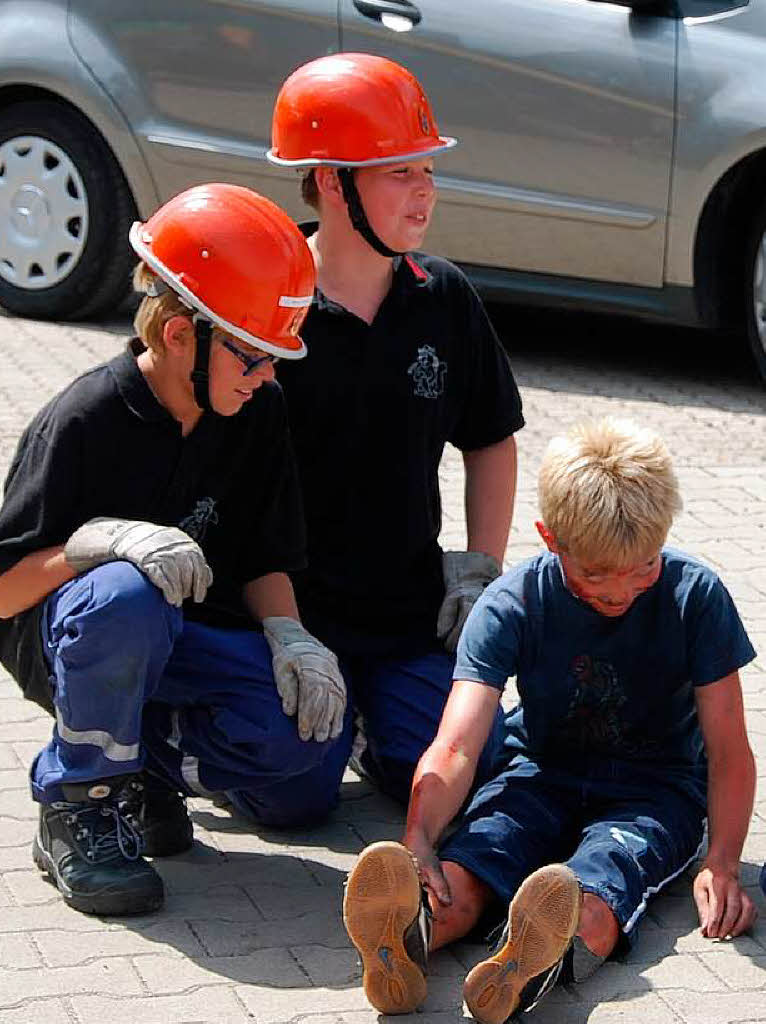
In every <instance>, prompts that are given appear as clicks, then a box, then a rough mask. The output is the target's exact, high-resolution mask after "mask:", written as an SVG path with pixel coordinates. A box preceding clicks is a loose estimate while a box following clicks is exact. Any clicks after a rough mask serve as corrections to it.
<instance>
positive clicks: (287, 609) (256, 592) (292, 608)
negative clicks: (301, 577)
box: [242, 572, 300, 622]
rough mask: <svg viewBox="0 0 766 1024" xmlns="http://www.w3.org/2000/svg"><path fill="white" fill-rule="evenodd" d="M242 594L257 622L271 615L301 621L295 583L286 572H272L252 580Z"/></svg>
mask: <svg viewBox="0 0 766 1024" xmlns="http://www.w3.org/2000/svg"><path fill="white" fill-rule="evenodd" d="M242 596H243V599H244V602H245V606H246V607H247V610H248V611H249V612H250V614H251V615H252V616H253V618H254V619H255V620H256V622H262V621H263V619H265V618H268V617H269V616H270V615H285V616H287V617H288V618H290V619H297V620H298V622H300V615H299V614H298V605H297V604H296V601H295V593H294V592H293V585H292V583H291V582H290V577H289V576H288V575H287V573H286V572H270V573H267V574H266V575H265V576H259V577H258V579H255V580H250V582H249V583H246V584H245V586H244V588H243V592H242Z"/></svg>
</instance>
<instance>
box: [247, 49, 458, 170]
mask: <svg viewBox="0 0 766 1024" xmlns="http://www.w3.org/2000/svg"><path fill="white" fill-rule="evenodd" d="M456 141H457V140H456V139H452V138H447V137H445V136H441V135H439V134H438V132H437V128H436V122H435V121H434V115H433V112H432V111H431V105H430V103H429V102H428V97H427V96H426V94H425V92H424V91H423V89H422V88H421V86H420V83H419V82H418V80H417V79H416V78H415V76H414V75H412V74H411V73H410V72H409V71H408V70H407V69H406V68H403V67H402V66H401V65H400V64H395V63H394V61H392V60H388V59H387V58H386V57H378V56H375V55H374V54H371V53H338V54H335V55H333V56H330V57H320V58H319V59H318V60H313V61H310V62H309V63H308V64H304V65H303V66H302V67H299V68H298V70H297V71H294V72H293V73H292V75H290V77H289V78H288V79H287V81H286V82H285V83H284V85H283V86H282V88H281V89H280V91H279V95H278V96H277V102H276V105H275V107H274V116H273V119H272V126H271V149H270V150H269V152H268V154H267V156H268V159H269V160H270V161H271V162H272V163H274V164H279V165H282V166H287V167H317V166H320V165H325V166H331V167H372V166H375V165H377V164H390V163H399V162H400V161H403V160H416V159H420V158H422V157H427V156H433V155H434V154H435V153H440V152H441V151H442V150H444V149H449V148H450V147H451V146H454V145H455V143H456Z"/></svg>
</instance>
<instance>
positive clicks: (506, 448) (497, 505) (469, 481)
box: [463, 435, 516, 565]
mask: <svg viewBox="0 0 766 1024" xmlns="http://www.w3.org/2000/svg"><path fill="white" fill-rule="evenodd" d="M463 464H464V465H465V518H466V528H467V532H468V550H469V551H483V552H484V553H485V554H487V555H493V556H494V557H495V558H496V559H497V560H498V562H499V563H500V565H502V564H503V556H504V554H505V548H506V545H507V543H508V534H509V532H510V529H511V517H512V515H513V502H514V499H515V497H516V438H515V437H513V435H511V436H510V437H506V438H505V440H503V441H498V442H497V444H491V445H489V446H488V447H487V448H477V449H475V450H474V451H470V452H463Z"/></svg>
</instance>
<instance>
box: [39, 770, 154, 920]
mask: <svg viewBox="0 0 766 1024" xmlns="http://www.w3.org/2000/svg"><path fill="white" fill-rule="evenodd" d="M124 785H125V777H124V776H120V777H118V778H111V779H103V780H99V781H94V782H85V783H80V784H77V785H70V784H63V785H62V787H61V788H62V790H63V792H64V796H65V798H66V799H65V800H61V801H57V802H56V803H52V804H41V805H40V825H39V829H38V833H37V835H36V836H35V839H34V841H33V843H32V856H33V858H34V861H35V864H36V865H37V866H38V868H39V869H40V870H41V871H43V872H45V874H47V875H48V877H49V879H50V881H51V882H52V883H53V884H54V885H55V886H56V887H57V888H58V890H59V892H60V893H61V895H62V896H63V897H64V902H65V903H67V904H68V905H69V906H70V907H73V908H74V909H75V910H79V911H81V912H82V913H83V914H98V915H103V916H107V915H112V914H119V915H124V914H146V913H149V912H150V911H152V910H157V909H158V908H159V907H161V906H162V901H163V899H164V889H163V885H162V879H161V878H160V876H159V875H158V874H157V872H156V871H155V870H154V868H153V867H152V866H151V864H149V863H147V862H146V861H145V860H144V859H143V857H142V856H141V837H140V835H139V834H138V832H137V831H136V829H135V827H134V825H133V824H132V823H131V821H130V820H129V819H128V818H127V816H126V815H125V813H124V811H123V809H122V807H121V806H120V803H119V801H118V796H119V792H120V790H121V789H122V787H123V786H124Z"/></svg>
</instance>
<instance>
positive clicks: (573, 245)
mask: <svg viewBox="0 0 766 1024" xmlns="http://www.w3.org/2000/svg"><path fill="white" fill-rule="evenodd" d="M341 12H342V48H343V49H344V50H347V51H354V50H365V51H372V52H375V53H381V54H385V55H386V56H389V57H391V58H393V59H394V60H398V61H400V62H401V63H402V64H405V65H406V66H407V67H409V68H410V69H411V70H412V71H413V72H414V73H415V75H417V77H418V78H419V79H420V81H421V82H422V84H423V85H424V87H425V89H426V91H427V93H428V95H429V97H430V99H431V101H432V104H433V107H434V111H435V114H436V119H437V123H438V125H439V129H440V131H441V132H442V133H443V134H448V135H456V136H457V137H458V138H459V140H460V145H459V146H458V147H457V148H456V149H454V150H452V151H450V152H449V153H447V154H445V155H444V156H442V157H439V158H438V159H437V167H436V170H437V175H438V179H437V180H438V183H439V186H440V202H439V204H438V205H437V214H436V217H435V220H434V223H433V226H432V228H431V230H430V233H429V239H428V243H429V247H430V248H432V249H433V250H434V251H439V252H441V253H442V254H444V255H446V256H448V257H450V258H452V259H456V260H460V261H461V262H463V263H469V264H475V265H479V266H489V267H502V268H510V269H514V270H520V271H531V272H535V273H541V274H555V275H566V276H571V277H581V278H590V279H596V280H603V281H610V282H623V283H629V284H634V285H644V286H647V285H648V286H660V285H661V284H662V280H663V254H664V249H665V233H666V221H667V211H668V196H669V186H670V167H671V155H672V145H673V118H674V114H673V110H674V81H675V75H674V60H675V43H676V31H677V27H678V23H677V21H676V20H675V19H673V18H670V17H658V16H648V15H640V14H635V13H633V12H632V11H631V10H630V9H629V8H628V7H621V6H616V5H614V4H611V3H596V2H593V0H472V2H471V3H465V4H461V3H456V2H455V0H411V2H410V0H341ZM381 19H382V20H381Z"/></svg>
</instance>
